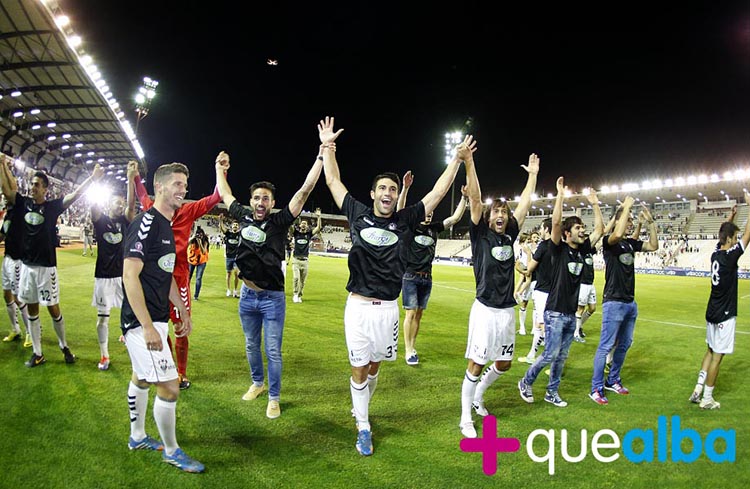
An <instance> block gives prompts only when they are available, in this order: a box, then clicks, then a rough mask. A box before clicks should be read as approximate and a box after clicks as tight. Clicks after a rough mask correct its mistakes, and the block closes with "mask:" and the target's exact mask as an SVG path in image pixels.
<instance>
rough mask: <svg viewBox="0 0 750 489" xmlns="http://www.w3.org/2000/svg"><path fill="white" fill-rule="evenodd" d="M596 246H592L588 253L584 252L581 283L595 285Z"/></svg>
mask: <svg viewBox="0 0 750 489" xmlns="http://www.w3.org/2000/svg"><path fill="white" fill-rule="evenodd" d="M595 254H596V248H594V247H591V248H590V249H589V250H588V252H587V253H584V254H583V273H582V274H581V283H582V284H586V285H593V283H594V255H595Z"/></svg>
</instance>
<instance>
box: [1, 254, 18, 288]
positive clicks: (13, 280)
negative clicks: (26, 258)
mask: <svg viewBox="0 0 750 489" xmlns="http://www.w3.org/2000/svg"><path fill="white" fill-rule="evenodd" d="M20 279H21V260H14V259H13V258H11V257H9V256H8V255H5V258H3V290H10V291H11V292H13V295H15V296H17V295H18V282H19V280H20Z"/></svg>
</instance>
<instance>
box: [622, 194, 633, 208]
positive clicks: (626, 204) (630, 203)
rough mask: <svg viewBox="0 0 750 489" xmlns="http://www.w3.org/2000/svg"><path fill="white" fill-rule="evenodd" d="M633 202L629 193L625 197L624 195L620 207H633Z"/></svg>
mask: <svg viewBox="0 0 750 489" xmlns="http://www.w3.org/2000/svg"><path fill="white" fill-rule="evenodd" d="M633 202H635V201H634V200H633V197H631V196H630V195H628V196H627V197H625V200H624V201H623V202H622V208H623V209H630V208H631V207H633Z"/></svg>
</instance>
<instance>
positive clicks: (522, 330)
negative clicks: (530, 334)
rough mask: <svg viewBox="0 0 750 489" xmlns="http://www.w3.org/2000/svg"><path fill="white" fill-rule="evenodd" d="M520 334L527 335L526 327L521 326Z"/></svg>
mask: <svg viewBox="0 0 750 489" xmlns="http://www.w3.org/2000/svg"><path fill="white" fill-rule="evenodd" d="M518 334H519V335H521V336H526V328H521V329H519V330H518Z"/></svg>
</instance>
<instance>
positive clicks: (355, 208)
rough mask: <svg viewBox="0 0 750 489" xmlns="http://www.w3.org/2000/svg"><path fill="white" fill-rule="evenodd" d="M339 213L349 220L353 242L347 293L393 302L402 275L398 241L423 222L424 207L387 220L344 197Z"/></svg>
mask: <svg viewBox="0 0 750 489" xmlns="http://www.w3.org/2000/svg"><path fill="white" fill-rule="evenodd" d="M341 210H342V211H344V214H345V215H346V218H347V219H348V220H349V229H350V231H349V232H350V234H351V238H352V247H351V250H350V251H349V260H348V262H349V282H348V283H347V284H346V290H348V291H349V292H353V293H355V294H359V295H362V296H365V297H372V298H375V299H383V300H387V301H392V300H396V299H397V298H398V295H399V294H400V293H401V279H402V277H403V275H404V263H403V261H402V260H401V257H400V256H399V254H400V249H399V240H401V239H402V238H403V237H404V235H405V234H407V232H408V231H410V230H411V231H413V230H414V229H416V228H417V226H418V225H419V223H420V222H421V221H423V220H424V217H425V212H424V204H423V203H422V201H419V202H417V203H416V204H414V205H410V206H408V207H405V208H404V209H401V210H400V211H398V212H394V213H393V214H391V216H390V217H376V216H375V212H374V211H373V209H372V206H366V205H364V204H363V203H361V202H359V201H357V200H356V199H355V198H354V197H352V196H351V194H348V193H347V194H346V196H345V197H344V202H343V204H342V206H341Z"/></svg>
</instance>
